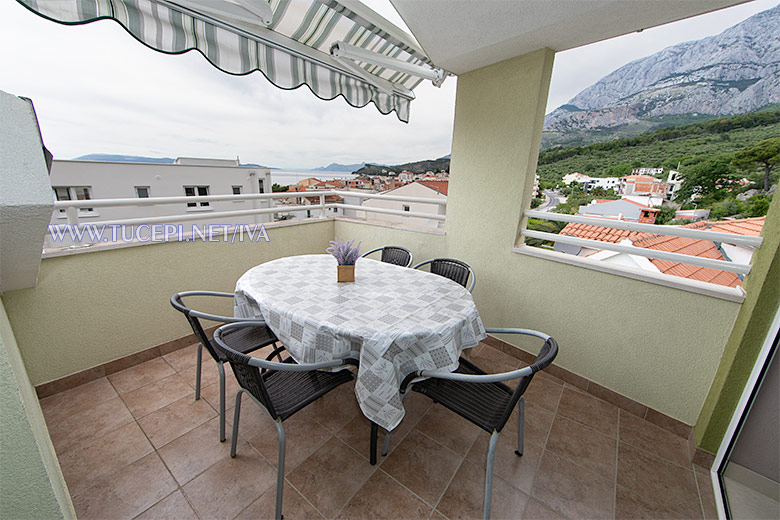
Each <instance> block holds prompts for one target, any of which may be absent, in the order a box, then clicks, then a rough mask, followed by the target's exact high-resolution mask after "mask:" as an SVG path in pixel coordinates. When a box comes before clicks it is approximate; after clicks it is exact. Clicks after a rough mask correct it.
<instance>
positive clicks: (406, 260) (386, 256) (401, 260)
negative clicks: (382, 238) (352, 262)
mask: <svg viewBox="0 0 780 520" xmlns="http://www.w3.org/2000/svg"><path fill="white" fill-rule="evenodd" d="M377 251H382V256H381V258H380V260H381V261H382V262H385V263H388V264H395V265H400V266H401V267H409V266H410V265H412V253H411V252H410V251H409V250H408V249H406V248H405V247H400V246H384V247H377V248H376V249H372V250H371V251H368V252H366V253H363V254H362V255H361V256H360V258H365V257H367V256H368V255H370V254H372V253H376V252H377Z"/></svg>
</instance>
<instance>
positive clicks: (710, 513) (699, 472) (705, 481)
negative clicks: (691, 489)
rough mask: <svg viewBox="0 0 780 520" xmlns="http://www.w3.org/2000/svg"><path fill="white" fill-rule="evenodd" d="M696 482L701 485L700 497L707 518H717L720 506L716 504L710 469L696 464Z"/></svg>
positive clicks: (714, 519) (712, 519) (711, 519)
mask: <svg viewBox="0 0 780 520" xmlns="http://www.w3.org/2000/svg"><path fill="white" fill-rule="evenodd" d="M693 474H694V476H695V477H696V484H697V485H698V486H699V497H700V498H701V506H702V510H703V512H704V518H705V519H706V520H717V518H718V508H717V506H716V505H715V491H714V490H713V489H712V478H711V477H710V473H709V471H706V470H705V469H702V468H699V467H698V466H694V472H693Z"/></svg>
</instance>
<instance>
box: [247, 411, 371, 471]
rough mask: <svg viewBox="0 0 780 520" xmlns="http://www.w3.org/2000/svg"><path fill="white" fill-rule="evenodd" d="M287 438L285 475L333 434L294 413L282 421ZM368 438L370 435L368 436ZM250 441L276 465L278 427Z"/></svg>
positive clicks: (269, 429) (277, 456)
mask: <svg viewBox="0 0 780 520" xmlns="http://www.w3.org/2000/svg"><path fill="white" fill-rule="evenodd" d="M282 426H283V427H284V435H285V438H286V443H285V453H284V473H285V475H286V474H288V473H290V472H291V471H292V470H294V469H295V468H296V467H298V465H299V464H300V463H301V462H303V461H304V460H306V459H307V458H308V457H309V456H310V455H311V454H312V453H314V452H315V451H316V450H317V448H319V447H320V446H322V445H323V444H325V443H326V442H327V441H328V440H329V439H330V438H331V437H332V436H333V434H332V433H331V432H329V431H328V430H326V429H325V428H323V427H322V426H320V425H319V423H317V422H316V421H314V420H313V419H310V418H308V417H306V416H300V415H293V416H292V417H290V418H289V419H287V420H286V421H284V422H283V423H282ZM366 438H368V436H366ZM249 443H250V444H251V445H252V446H254V448H255V449H256V450H257V451H259V452H260V454H261V455H262V456H263V457H265V459H266V460H267V461H268V462H270V463H271V465H272V466H274V467H276V464H277V462H278V459H279V435H278V434H277V432H276V427H273V428H268V429H266V430H265V431H263V432H262V433H259V434H258V435H256V436H254V437H253V438H251V439H250V440H249Z"/></svg>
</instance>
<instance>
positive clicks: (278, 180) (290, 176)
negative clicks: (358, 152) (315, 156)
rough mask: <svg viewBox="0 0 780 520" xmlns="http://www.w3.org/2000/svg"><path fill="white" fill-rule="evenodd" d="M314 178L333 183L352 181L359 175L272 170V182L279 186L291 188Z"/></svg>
mask: <svg viewBox="0 0 780 520" xmlns="http://www.w3.org/2000/svg"><path fill="white" fill-rule="evenodd" d="M310 177H314V178H316V179H319V180H321V181H331V180H333V179H352V178H354V177H357V175H355V174H353V173H351V172H322V171H306V170H271V182H272V183H274V184H278V185H279V186H290V185H291V184H298V183H299V182H300V181H302V180H303V179H308V178H310Z"/></svg>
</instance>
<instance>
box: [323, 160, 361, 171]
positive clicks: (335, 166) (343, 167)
mask: <svg viewBox="0 0 780 520" xmlns="http://www.w3.org/2000/svg"><path fill="white" fill-rule="evenodd" d="M365 165H366V163H364V162H362V163H356V164H339V163H330V164H329V165H327V166H320V167H319V168H314V169H312V170H311V171H313V172H354V171H355V170H359V169H360V168H362V167H363V166H365Z"/></svg>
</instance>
